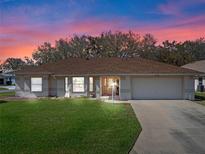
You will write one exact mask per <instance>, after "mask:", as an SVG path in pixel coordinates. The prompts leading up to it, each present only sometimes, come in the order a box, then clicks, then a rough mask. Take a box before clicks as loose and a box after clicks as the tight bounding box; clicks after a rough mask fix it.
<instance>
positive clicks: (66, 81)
mask: <svg viewBox="0 0 205 154" xmlns="http://www.w3.org/2000/svg"><path fill="white" fill-rule="evenodd" d="M65 91H66V92H68V77H65Z"/></svg>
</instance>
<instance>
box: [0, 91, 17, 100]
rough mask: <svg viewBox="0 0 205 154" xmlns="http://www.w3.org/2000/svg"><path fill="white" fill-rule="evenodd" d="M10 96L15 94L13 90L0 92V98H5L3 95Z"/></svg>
mask: <svg viewBox="0 0 205 154" xmlns="http://www.w3.org/2000/svg"><path fill="white" fill-rule="evenodd" d="M11 96H15V92H13V91H12V92H3V93H0V98H5V97H11Z"/></svg>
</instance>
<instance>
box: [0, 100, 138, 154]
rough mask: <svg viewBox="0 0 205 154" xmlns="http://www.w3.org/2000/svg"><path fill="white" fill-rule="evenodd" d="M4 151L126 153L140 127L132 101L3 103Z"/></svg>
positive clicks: (0, 133)
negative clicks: (130, 102) (116, 102)
mask: <svg viewBox="0 0 205 154" xmlns="http://www.w3.org/2000/svg"><path fill="white" fill-rule="evenodd" d="M0 123H1V125H0V149H1V152H2V153H69V154H76V153H79V154H80V153H89V154H97V153H98V154H101V153H102V154H105V153H106V154H115V153H116V154H125V153H128V151H129V150H130V149H131V148H132V145H133V143H134V142H135V140H136V137H137V136H138V135H139V133H140V131H141V127H140V124H139V122H138V120H137V119H136V116H135V114H134V111H133V110H132V107H131V105H130V104H108V103H102V102H99V101H94V100H88V99H64V100H51V99H40V100H33V101H13V102H7V103H1V104H0Z"/></svg>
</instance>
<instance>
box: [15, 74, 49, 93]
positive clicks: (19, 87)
mask: <svg viewBox="0 0 205 154" xmlns="http://www.w3.org/2000/svg"><path fill="white" fill-rule="evenodd" d="M32 77H42V92H32V91H31V76H18V75H17V76H16V96H20V97H47V96H49V91H48V76H32Z"/></svg>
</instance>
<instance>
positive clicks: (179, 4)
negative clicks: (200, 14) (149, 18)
mask: <svg viewBox="0 0 205 154" xmlns="http://www.w3.org/2000/svg"><path fill="white" fill-rule="evenodd" d="M204 3H205V0H171V1H167V2H166V3H164V4H160V5H159V6H158V11H160V13H162V14H165V15H174V16H183V13H182V12H183V9H184V8H186V7H189V6H193V5H196V4H204Z"/></svg>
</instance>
